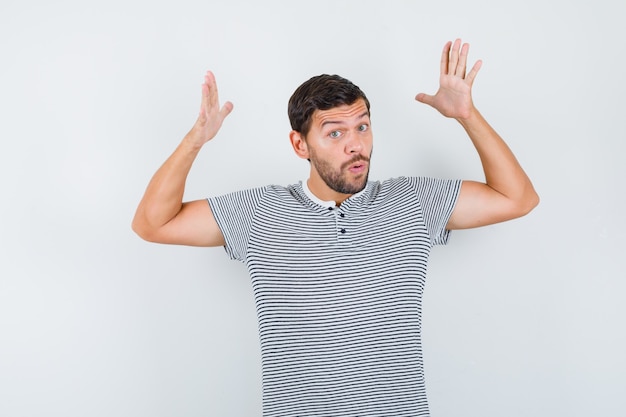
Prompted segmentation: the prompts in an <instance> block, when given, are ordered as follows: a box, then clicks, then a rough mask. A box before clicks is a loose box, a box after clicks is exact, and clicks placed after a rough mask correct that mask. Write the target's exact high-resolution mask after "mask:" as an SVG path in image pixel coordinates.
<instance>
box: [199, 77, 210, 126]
mask: <svg viewBox="0 0 626 417" xmlns="http://www.w3.org/2000/svg"><path fill="white" fill-rule="evenodd" d="M200 93H201V97H200V117H203V116H205V115H206V109H207V107H208V97H209V87H208V86H207V85H206V79H205V82H203V83H202V85H201V86H200Z"/></svg>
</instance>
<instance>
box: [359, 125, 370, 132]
mask: <svg viewBox="0 0 626 417" xmlns="http://www.w3.org/2000/svg"><path fill="white" fill-rule="evenodd" d="M369 128H370V127H369V126H368V125H365V124H363V125H361V126H359V132H365V131H367V129H369Z"/></svg>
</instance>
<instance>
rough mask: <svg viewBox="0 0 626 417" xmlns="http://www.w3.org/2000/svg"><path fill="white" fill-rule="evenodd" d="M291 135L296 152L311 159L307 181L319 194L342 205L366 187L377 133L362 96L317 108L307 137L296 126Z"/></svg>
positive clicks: (324, 198)
mask: <svg viewBox="0 0 626 417" xmlns="http://www.w3.org/2000/svg"><path fill="white" fill-rule="evenodd" d="M289 139H290V140H291V145H292V146H293V149H294V151H295V152H296V154H297V155H298V156H299V157H300V158H303V159H310V161H311V173H310V176H309V179H308V182H307V185H308V186H309V189H310V190H311V192H313V194H315V195H316V196H317V197H319V198H321V199H322V200H326V201H331V200H334V201H335V202H336V203H337V204H338V205H339V204H341V203H342V202H343V201H344V200H345V199H346V198H348V197H350V196H351V195H352V194H355V193H358V192H359V191H361V190H362V189H363V188H364V187H365V185H366V183H367V178H368V174H369V161H370V157H371V154H372V144H373V137H372V131H371V126H370V118H369V112H368V110H367V107H366V105H365V102H364V101H363V100H362V99H360V100H357V101H356V102H355V103H353V104H351V105H343V106H339V107H335V108H332V109H329V110H316V111H315V112H314V113H313V120H312V123H311V128H310V129H309V132H308V134H307V135H306V138H305V137H304V135H302V134H301V133H300V132H296V131H295V130H294V131H292V132H291V134H290V135H289Z"/></svg>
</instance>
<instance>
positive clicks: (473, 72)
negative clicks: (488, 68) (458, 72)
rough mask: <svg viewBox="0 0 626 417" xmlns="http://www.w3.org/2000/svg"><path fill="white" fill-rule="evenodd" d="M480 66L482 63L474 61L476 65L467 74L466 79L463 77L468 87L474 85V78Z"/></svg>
mask: <svg viewBox="0 0 626 417" xmlns="http://www.w3.org/2000/svg"><path fill="white" fill-rule="evenodd" d="M482 66H483V61H481V60H480V59H479V60H478V61H476V63H475V64H474V66H473V67H472V69H471V70H470V72H468V73H467V77H465V81H467V83H468V84H469V85H470V87H471V86H472V84H474V79H475V78H476V75H478V71H480V68H481V67H482Z"/></svg>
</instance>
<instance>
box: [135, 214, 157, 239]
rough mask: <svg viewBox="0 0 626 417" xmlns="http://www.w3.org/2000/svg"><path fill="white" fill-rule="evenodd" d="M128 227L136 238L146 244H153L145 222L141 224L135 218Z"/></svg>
mask: <svg viewBox="0 0 626 417" xmlns="http://www.w3.org/2000/svg"><path fill="white" fill-rule="evenodd" d="M130 227H131V229H132V231H133V232H135V234H136V235H137V236H139V237H140V238H142V239H143V240H145V241H146V242H154V238H153V237H152V233H151V232H150V228H149V227H147V226H146V224H145V222H142V221H141V220H140V219H139V218H137V216H135V218H134V219H133V221H132V223H131V225H130Z"/></svg>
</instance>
